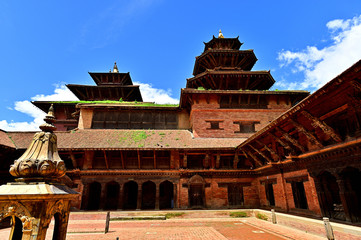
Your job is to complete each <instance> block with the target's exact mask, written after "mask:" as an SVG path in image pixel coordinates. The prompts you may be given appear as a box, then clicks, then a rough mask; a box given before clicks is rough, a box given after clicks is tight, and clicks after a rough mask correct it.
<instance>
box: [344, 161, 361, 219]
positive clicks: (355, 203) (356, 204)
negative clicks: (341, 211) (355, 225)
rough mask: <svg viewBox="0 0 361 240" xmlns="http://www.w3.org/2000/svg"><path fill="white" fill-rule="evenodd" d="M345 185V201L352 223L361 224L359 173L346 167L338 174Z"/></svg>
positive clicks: (360, 180) (360, 173)
mask: <svg viewBox="0 0 361 240" xmlns="http://www.w3.org/2000/svg"><path fill="white" fill-rule="evenodd" d="M340 175H341V176H342V178H343V179H344V184H345V199H346V202H347V206H348V209H349V212H350V218H351V221H352V222H361V184H360V182H361V172H360V170H358V169H356V168H352V167H348V168H346V169H344V170H343V171H342V173H341V174H340Z"/></svg>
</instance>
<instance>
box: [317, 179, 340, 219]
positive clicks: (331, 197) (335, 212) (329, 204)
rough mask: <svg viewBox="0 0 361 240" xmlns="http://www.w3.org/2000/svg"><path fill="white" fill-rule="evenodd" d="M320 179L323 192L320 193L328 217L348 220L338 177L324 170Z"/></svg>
mask: <svg viewBox="0 0 361 240" xmlns="http://www.w3.org/2000/svg"><path fill="white" fill-rule="evenodd" d="M319 179H320V182H321V186H322V192H320V193H319V194H320V197H321V201H323V204H322V206H323V207H324V213H325V215H326V217H329V218H334V219H339V220H346V216H345V212H344V209H343V205H342V202H341V197H340V189H339V187H338V184H337V181H336V177H334V176H333V175H332V174H331V173H329V172H323V173H322V174H321V175H320V176H319Z"/></svg>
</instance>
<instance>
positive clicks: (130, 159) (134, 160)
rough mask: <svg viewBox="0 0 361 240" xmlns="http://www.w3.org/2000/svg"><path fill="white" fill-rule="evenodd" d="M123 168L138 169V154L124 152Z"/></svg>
mask: <svg viewBox="0 0 361 240" xmlns="http://www.w3.org/2000/svg"><path fill="white" fill-rule="evenodd" d="M124 158H125V159H124V160H125V168H128V169H135V168H138V153H137V151H124Z"/></svg>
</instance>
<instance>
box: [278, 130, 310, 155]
mask: <svg viewBox="0 0 361 240" xmlns="http://www.w3.org/2000/svg"><path fill="white" fill-rule="evenodd" d="M276 130H277V131H279V132H280V133H282V137H283V138H284V139H286V140H287V141H289V142H290V143H292V144H293V145H294V146H296V147H297V148H299V149H300V150H301V152H303V153H304V152H305V151H306V150H305V148H304V147H303V146H302V145H301V144H299V143H298V142H297V140H295V139H294V138H292V137H291V136H290V135H289V134H288V133H287V132H285V131H284V130H283V129H282V128H280V127H276Z"/></svg>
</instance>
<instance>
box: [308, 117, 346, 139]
mask: <svg viewBox="0 0 361 240" xmlns="http://www.w3.org/2000/svg"><path fill="white" fill-rule="evenodd" d="M301 113H302V115H303V116H305V117H306V118H307V119H309V120H311V121H312V122H313V125H312V126H313V127H316V126H317V127H319V128H321V129H322V131H323V132H324V133H325V134H326V135H328V136H330V137H331V138H333V139H334V140H335V141H336V142H342V139H341V136H340V135H338V134H337V133H336V132H335V130H333V128H332V127H330V126H328V125H327V124H326V123H325V122H324V121H322V120H320V119H318V118H317V117H315V116H313V115H311V114H310V113H309V112H307V111H305V110H303V111H301Z"/></svg>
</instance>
